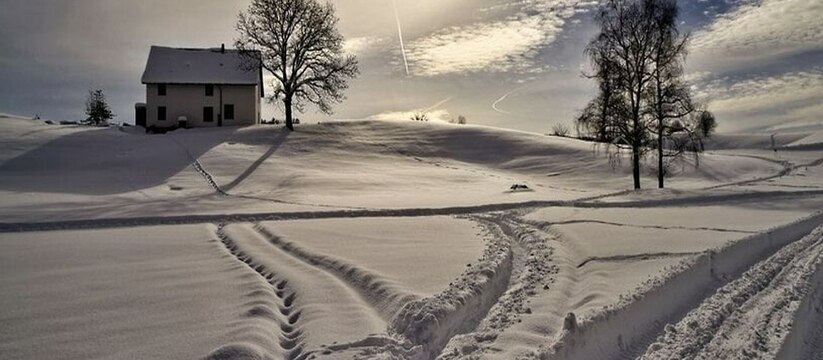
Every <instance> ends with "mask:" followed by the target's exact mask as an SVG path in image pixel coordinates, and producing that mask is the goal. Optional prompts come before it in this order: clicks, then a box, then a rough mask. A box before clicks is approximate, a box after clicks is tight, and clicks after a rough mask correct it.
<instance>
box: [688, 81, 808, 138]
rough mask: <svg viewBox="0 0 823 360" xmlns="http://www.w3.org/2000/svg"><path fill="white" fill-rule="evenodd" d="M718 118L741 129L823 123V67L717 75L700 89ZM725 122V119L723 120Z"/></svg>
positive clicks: (698, 95)
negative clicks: (765, 73) (747, 75)
mask: <svg viewBox="0 0 823 360" xmlns="http://www.w3.org/2000/svg"><path fill="white" fill-rule="evenodd" d="M696 96H697V98H698V99H703V100H704V101H707V102H708V104H709V108H710V110H712V111H713V112H715V113H717V114H719V116H718V118H719V119H720V120H721V121H723V120H724V119H726V120H730V121H731V122H732V123H734V124H735V125H736V126H734V127H735V129H729V126H728V125H727V126H725V127H726V129H727V130H741V129H753V128H763V127H768V125H774V124H775V123H778V122H779V123H780V124H781V125H782V126H781V127H787V126H792V127H795V126H800V125H810V124H823V118H821V115H823V113H821V111H820V110H821V106H820V104H821V103H823V67H816V68H813V69H811V70H808V71H796V72H788V73H784V74H780V75H774V76H759V77H757V76H756V77H751V78H747V79H735V78H731V77H723V78H715V79H712V80H709V81H708V82H706V83H705V85H703V86H700V87H698V90H697V91H696ZM776 120H777V121H776ZM721 125H722V122H721Z"/></svg>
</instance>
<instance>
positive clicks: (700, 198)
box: [0, 190, 823, 233]
mask: <svg viewBox="0 0 823 360" xmlns="http://www.w3.org/2000/svg"><path fill="white" fill-rule="evenodd" d="M620 193H621V194H622V193H624V192H620ZM820 196H823V190H803V191H752V192H729V193H718V194H708V195H694V196H683V197H674V198H662V199H652V200H626V201H612V202H599V201H592V200H585V201H577V200H574V201H539V200H538V201H525V202H516V203H498V204H487V205H476V206H455V207H444V208H407V209H375V210H329V211H293V212H264V213H235V214H231V213H229V214H214V215H169V216H146V217H134V218H98V219H89V220H67V221H51V222H50V221H45V222H18V223H0V233H3V232H26V231H49V230H71V229H108V228H119V227H136V226H152V225H180V224H200V223H243V222H260V221H276V220H294V219H332V218H367V217H416V216H436V215H467V214H475V213H485V212H494V211H506V210H516V209H527V208H539V207H580V208H654V207H671V206H686V205H711V204H728V203H732V202H735V203H762V202H763V201H765V200H767V199H770V200H778V199H787V198H788V199H792V198H798V199H808V198H814V197H820Z"/></svg>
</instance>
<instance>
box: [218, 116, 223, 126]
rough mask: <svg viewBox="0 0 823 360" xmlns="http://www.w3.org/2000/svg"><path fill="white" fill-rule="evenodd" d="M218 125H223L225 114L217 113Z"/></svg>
mask: <svg viewBox="0 0 823 360" xmlns="http://www.w3.org/2000/svg"><path fill="white" fill-rule="evenodd" d="M217 126H223V114H217Z"/></svg>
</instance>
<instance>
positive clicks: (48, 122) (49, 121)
mask: <svg viewBox="0 0 823 360" xmlns="http://www.w3.org/2000/svg"><path fill="white" fill-rule="evenodd" d="M44 123H46V124H48V125H54V121H51V120H46V121H44Z"/></svg>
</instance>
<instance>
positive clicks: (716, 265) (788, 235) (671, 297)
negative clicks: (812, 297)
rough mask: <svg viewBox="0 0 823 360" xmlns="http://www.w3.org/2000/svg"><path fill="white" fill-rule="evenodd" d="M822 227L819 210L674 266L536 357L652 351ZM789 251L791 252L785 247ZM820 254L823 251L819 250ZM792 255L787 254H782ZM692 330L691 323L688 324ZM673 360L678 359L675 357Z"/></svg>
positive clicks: (616, 356) (602, 356) (617, 356)
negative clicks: (728, 288)
mask: <svg viewBox="0 0 823 360" xmlns="http://www.w3.org/2000/svg"><path fill="white" fill-rule="evenodd" d="M821 224H823V212H818V213H815V214H813V215H811V216H809V217H806V218H803V219H800V220H798V221H795V222H792V223H790V224H787V225H783V226H780V227H776V228H773V229H771V230H767V231H764V232H762V233H759V234H755V235H751V236H749V237H746V238H744V239H741V240H738V241H735V242H732V243H729V244H728V245H726V246H724V247H723V248H720V249H717V250H713V251H709V252H707V253H705V254H703V255H698V256H695V257H692V258H689V259H686V260H684V261H683V262H681V263H680V264H679V265H678V266H675V267H673V268H669V269H668V271H667V272H665V273H664V274H661V275H660V276H659V277H657V278H655V279H651V280H649V281H647V282H646V283H644V284H643V285H641V286H640V287H639V288H638V289H637V290H635V291H634V292H633V293H631V294H629V295H627V296H622V297H621V300H620V302H619V303H618V304H616V305H612V306H610V307H607V308H604V309H603V310H601V311H599V312H598V313H595V314H593V315H591V316H590V317H588V318H586V319H582V321H580V322H578V323H577V325H576V326H574V327H573V328H572V329H564V331H563V333H561V334H560V336H559V337H558V338H557V339H556V340H555V342H554V343H552V344H550V345H548V346H547V347H544V348H543V350H541V352H540V354H539V358H540V359H594V358H597V359H633V358H635V357H637V356H640V355H641V354H642V353H643V352H644V351H647V350H649V349H652V347H650V345H651V344H652V343H655V341H656V339H659V338H658V336H659V335H661V334H663V333H665V331H666V329H671V327H670V326H665V325H666V324H667V323H676V322H679V321H680V320H682V319H683V318H684V317H685V316H686V315H687V314H689V312H690V311H692V310H693V309H695V308H698V307H699V306H700V305H701V304H702V303H703V302H705V301H706V299H707V297H710V296H711V295H712V294H713V293H714V292H715V291H716V290H717V289H719V288H721V287H723V286H725V285H726V284H729V283H730V282H732V281H733V280H735V279H737V278H740V277H741V276H743V274H744V273H745V272H746V271H748V270H750V269H752V268H753V267H754V266H755V265H756V264H757V263H759V262H761V261H763V260H765V259H768V258H769V257H771V256H772V255H774V254H776V253H778V252H779V251H780V250H781V249H784V248H787V246H789V245H790V244H793V243H795V242H797V241H798V240H800V239H802V238H804V237H805V236H806V235H808V234H810V233H811V232H812V231H813V230H814V229H815V228H817V227H818V226H820V225H821ZM788 249H791V248H788ZM821 251H823V250H821ZM785 252H791V251H785ZM690 326H692V325H690ZM675 358H677V356H675Z"/></svg>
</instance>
